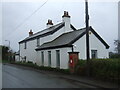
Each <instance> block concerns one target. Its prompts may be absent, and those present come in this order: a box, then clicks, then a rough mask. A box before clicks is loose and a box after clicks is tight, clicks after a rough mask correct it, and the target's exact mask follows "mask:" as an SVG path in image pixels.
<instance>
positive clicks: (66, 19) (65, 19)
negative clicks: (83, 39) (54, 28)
mask: <svg viewBox="0 0 120 90" xmlns="http://www.w3.org/2000/svg"><path fill="white" fill-rule="evenodd" d="M62 19H63V22H64V23H65V29H64V33H66V32H70V31H72V30H71V27H70V24H71V22H70V16H69V13H68V12H67V11H64V15H63V16H62Z"/></svg>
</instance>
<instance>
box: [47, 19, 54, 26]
mask: <svg viewBox="0 0 120 90" xmlns="http://www.w3.org/2000/svg"><path fill="white" fill-rule="evenodd" d="M46 25H47V28H49V27H51V26H52V25H53V23H52V20H50V19H48V22H47V24H46Z"/></svg>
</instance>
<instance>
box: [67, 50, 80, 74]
mask: <svg viewBox="0 0 120 90" xmlns="http://www.w3.org/2000/svg"><path fill="white" fill-rule="evenodd" d="M68 53H69V69H70V72H71V73H74V72H75V67H76V65H77V63H78V60H79V57H78V54H79V52H68Z"/></svg>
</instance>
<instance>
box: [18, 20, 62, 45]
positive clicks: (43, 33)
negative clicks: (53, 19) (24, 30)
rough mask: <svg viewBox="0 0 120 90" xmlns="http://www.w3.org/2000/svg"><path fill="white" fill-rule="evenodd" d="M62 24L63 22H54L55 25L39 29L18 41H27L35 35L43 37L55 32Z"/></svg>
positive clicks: (35, 36) (34, 37)
mask: <svg viewBox="0 0 120 90" xmlns="http://www.w3.org/2000/svg"><path fill="white" fill-rule="evenodd" d="M63 26H64V22H62V23H59V24H56V25H54V26H51V27H49V28H46V29H44V30H42V31H39V32H37V33H35V34H33V35H32V36H30V37H27V38H25V39H24V40H22V41H20V42H19V43H22V42H25V41H28V40H31V39H36V38H37V37H44V36H47V35H50V34H52V33H54V32H56V31H57V30H59V29H60V28H62V27H63Z"/></svg>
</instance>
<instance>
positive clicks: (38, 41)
mask: <svg viewBox="0 0 120 90" xmlns="http://www.w3.org/2000/svg"><path fill="white" fill-rule="evenodd" d="M39 45H40V38H37V47H38V46H39Z"/></svg>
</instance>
